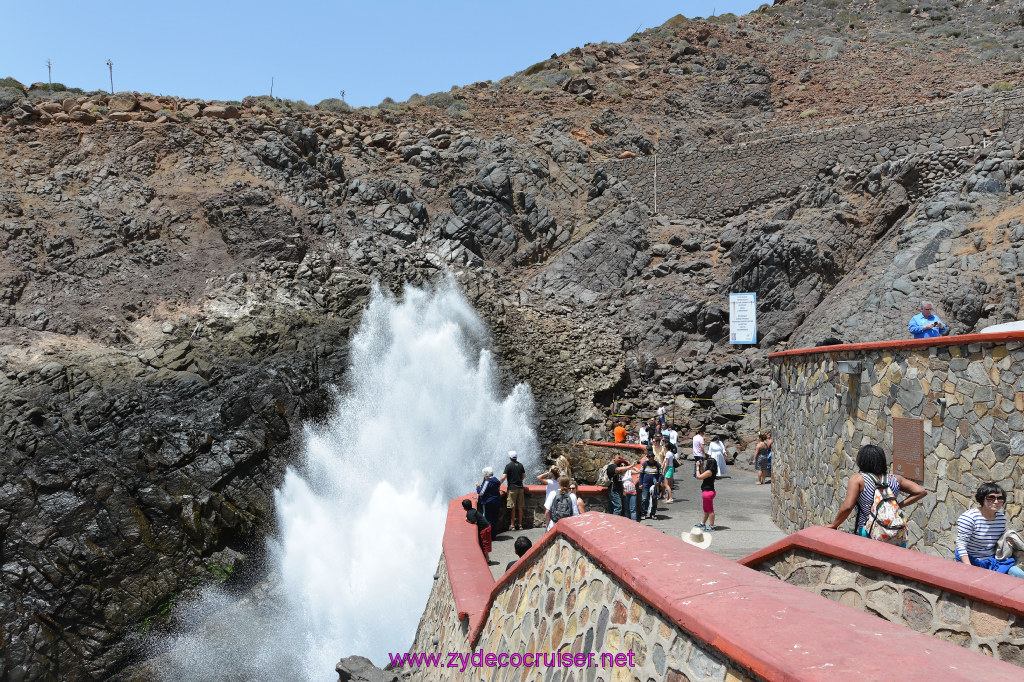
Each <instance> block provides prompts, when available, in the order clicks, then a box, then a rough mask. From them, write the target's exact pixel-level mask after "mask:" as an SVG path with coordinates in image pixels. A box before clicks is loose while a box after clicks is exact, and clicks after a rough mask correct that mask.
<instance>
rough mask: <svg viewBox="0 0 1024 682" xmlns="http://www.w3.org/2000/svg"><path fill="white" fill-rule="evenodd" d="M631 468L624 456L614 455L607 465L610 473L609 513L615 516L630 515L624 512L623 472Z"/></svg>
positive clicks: (606, 467) (607, 471) (607, 470)
mask: <svg viewBox="0 0 1024 682" xmlns="http://www.w3.org/2000/svg"><path fill="white" fill-rule="evenodd" d="M627 469H629V466H628V465H627V463H626V460H625V459H624V458H622V457H618V456H614V455H613V456H612V459H611V461H610V462H608V464H606V465H605V470H606V473H607V474H608V513H609V514H614V515H615V516H628V515H629V514H626V513H623V506H624V505H623V499H622V497H623V487H622V474H623V473H624V472H625V471H626V470H627Z"/></svg>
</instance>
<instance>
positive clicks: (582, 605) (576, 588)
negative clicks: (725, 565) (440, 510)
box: [410, 537, 758, 682]
mask: <svg viewBox="0 0 1024 682" xmlns="http://www.w3.org/2000/svg"><path fill="white" fill-rule="evenodd" d="M444 563H445V562H444V557H443V556H442V557H441V562H440V565H439V567H438V573H439V574H441V577H439V578H438V580H437V582H435V584H434V590H433V591H432V592H431V594H430V598H429V600H428V601H427V608H426V611H425V613H424V616H423V620H421V621H420V626H419V630H418V631H417V634H416V640H415V642H414V643H413V646H412V648H411V649H410V651H411V652H414V653H417V652H426V653H430V652H435V651H440V652H449V651H451V652H466V651H469V642H468V634H467V632H466V630H465V628H464V626H463V625H462V624H461V623H459V622H458V620H457V619H456V617H455V608H454V606H452V604H453V600H452V593H451V587H450V585H449V583H448V577H447V571H446V570H445V565H444ZM481 649H482V650H483V651H484V652H495V653H502V652H505V653H513V652H519V653H525V652H528V651H531V652H537V651H539V652H547V653H551V652H560V651H566V652H572V653H574V654H576V653H590V652H594V653H595V654H596V656H595V660H596V661H597V662H598V663H600V655H601V654H602V653H611V654H616V653H625V652H628V651H633V652H634V662H635V663H636V666H635V667H632V668H630V667H621V668H597V669H590V670H592V671H593V672H590V670H588V669H587V668H554V669H552V670H553V673H551V674H549V671H548V669H542V668H532V669H527V668H518V669H517V668H511V667H506V668H489V669H481V671H480V673H481V674H480V675H475V676H473V677H472V679H480V678H485V679H489V680H498V681H503V680H513V679H514V680H520V679H543V680H545V681H546V682H547V681H550V680H571V681H575V680H580V681H582V680H588V681H590V682H597V681H601V680H607V681H611V680H649V679H657V680H675V681H677V682H678V681H681V680H709V681H711V682H739V681H740V680H749V679H758V678H751V677H747V676H745V675H744V674H743V673H741V672H740V671H738V670H736V669H734V668H732V667H731V665H730V664H729V662H728V661H726V660H723V659H722V657H720V655H718V654H717V653H715V652H714V651H712V650H710V649H709V648H707V647H706V645H704V644H703V643H702V642H700V641H699V640H697V639H696V638H694V637H692V636H690V635H689V634H688V633H686V632H684V631H683V630H682V629H680V628H679V627H678V626H677V625H676V624H675V623H673V622H671V621H668V620H667V619H666V618H665V617H663V616H662V615H661V614H660V613H659V612H658V611H656V610H655V609H653V608H652V607H651V606H650V605H648V604H646V603H644V602H642V601H640V600H639V599H637V598H636V597H635V596H634V595H633V594H632V593H631V592H630V591H629V590H628V589H627V588H625V587H623V586H622V585H621V584H620V583H619V582H618V581H617V580H616V579H615V577H614V576H611V575H609V574H608V573H606V572H604V571H603V570H602V569H601V568H600V567H598V566H597V565H596V564H594V563H593V562H592V561H591V560H590V559H589V557H588V556H587V555H586V554H584V553H583V552H581V551H580V550H579V549H577V548H576V547H575V546H573V545H572V543H570V542H568V541H567V540H565V539H564V538H562V537H559V538H558V539H556V540H555V541H554V542H553V543H552V544H551V545H550V546H549V547H548V548H547V550H546V551H545V552H544V553H543V554H541V555H540V556H538V557H537V560H536V561H535V562H534V563H533V564H532V565H530V566H529V567H528V568H527V569H526V570H525V571H524V572H523V573H522V574H520V576H519V578H518V579H517V580H515V581H514V582H512V583H509V584H508V585H507V586H506V587H505V588H504V589H503V590H502V591H501V592H499V593H498V595H497V596H496V598H495V600H494V603H493V604H492V606H491V609H490V613H489V614H488V617H487V621H486V624H485V626H484V629H483V631H482V632H481V635H480V640H479V642H477V644H476V647H475V650H481ZM414 678H415V679H424V680H426V679H430V680H453V681H455V680H458V681H461V680H464V679H470V678H468V677H467V676H466V674H465V673H461V672H459V670H458V669H451V670H445V669H438V670H429V671H428V670H424V671H421V672H420V673H418V674H417V675H414Z"/></svg>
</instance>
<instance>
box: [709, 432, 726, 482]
mask: <svg viewBox="0 0 1024 682" xmlns="http://www.w3.org/2000/svg"><path fill="white" fill-rule="evenodd" d="M708 454H709V455H711V456H712V457H714V458H715V461H716V462H718V476H719V477H722V476H724V475H725V472H726V466H725V443H723V442H722V437H721V436H714V437H713V438H712V439H711V444H710V445H709V446H708Z"/></svg>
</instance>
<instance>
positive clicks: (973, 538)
mask: <svg viewBox="0 0 1024 682" xmlns="http://www.w3.org/2000/svg"><path fill="white" fill-rule="evenodd" d="M974 499H975V501H977V503H978V509H969V510H968V511H966V512H964V513H963V514H961V515H960V518H959V519H957V520H956V552H955V554H954V556H955V557H956V560H957V561H961V562H963V563H965V564H971V565H972V566H980V567H981V568H987V569H988V570H990V571H998V572H999V573H1006V574H1007V575H1012V576H1014V577H1016V578H1024V571H1022V570H1021V569H1020V568H1019V567H1018V566H1017V565H1016V562H1015V560H1014V559H1013V558H1012V557H1011V558H1009V559H997V558H996V554H995V550H996V543H997V542H999V538H1000V536H1002V534H1003V533H1005V532H1006V515H1005V514H1003V507H1004V505H1005V504H1006V492H1005V491H1004V490H1003V489H1002V488H1001V487H999V486H998V485H997V484H995V483H982V484H981V485H980V486H979V487H978V492H976V493H975V494H974Z"/></svg>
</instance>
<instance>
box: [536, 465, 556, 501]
mask: <svg viewBox="0 0 1024 682" xmlns="http://www.w3.org/2000/svg"><path fill="white" fill-rule="evenodd" d="M561 475H562V470H561V469H559V468H558V465H554V464H553V465H552V466H551V468H550V469H548V470H547V471H545V472H544V473H542V474H538V475H537V480H538V481H540V482H541V483H544V484H545V485H546V486H547V487H546V488H545V489H544V497H545V499H547V496H548V495H549V494H551V491H552V490H558V477H559V476H561Z"/></svg>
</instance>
